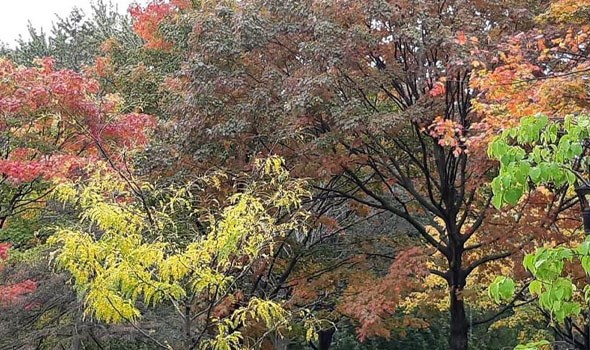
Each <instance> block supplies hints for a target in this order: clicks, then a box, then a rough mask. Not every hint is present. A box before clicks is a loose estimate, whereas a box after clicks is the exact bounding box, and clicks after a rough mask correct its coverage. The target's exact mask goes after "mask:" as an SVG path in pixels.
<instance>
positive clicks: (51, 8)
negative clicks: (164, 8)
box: [0, 0, 147, 46]
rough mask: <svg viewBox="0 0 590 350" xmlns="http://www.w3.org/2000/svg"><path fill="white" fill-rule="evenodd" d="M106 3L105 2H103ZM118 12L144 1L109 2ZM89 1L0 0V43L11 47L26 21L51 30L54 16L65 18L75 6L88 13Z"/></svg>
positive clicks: (118, 0) (119, 0) (117, 0)
mask: <svg viewBox="0 0 590 350" xmlns="http://www.w3.org/2000/svg"><path fill="white" fill-rule="evenodd" d="M105 2H106V1H105ZM111 2H112V3H113V4H114V5H116V6H117V7H118V9H119V12H121V13H124V12H126V11H127V9H128V8H129V5H130V4H131V3H134V2H139V3H140V4H145V3H146V2H147V1H146V0H139V1H138V0H111ZM90 3H91V0H0V6H1V9H2V10H0V42H4V43H6V44H8V45H10V46H13V45H14V43H15V40H16V39H17V38H18V36H19V34H20V35H23V36H24V35H26V34H27V21H28V20H30V21H31V23H33V26H34V27H36V28H39V27H43V29H45V30H46V31H49V30H50V29H51V22H53V21H54V20H55V18H56V17H55V15H56V14H57V15H60V16H61V17H65V16H67V15H68V14H69V13H70V10H71V9H72V8H73V7H74V6H76V7H79V8H81V9H83V10H84V12H85V13H87V14H88V13H89V11H88V10H89V9H90Z"/></svg>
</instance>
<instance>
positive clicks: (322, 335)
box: [309, 327, 336, 350]
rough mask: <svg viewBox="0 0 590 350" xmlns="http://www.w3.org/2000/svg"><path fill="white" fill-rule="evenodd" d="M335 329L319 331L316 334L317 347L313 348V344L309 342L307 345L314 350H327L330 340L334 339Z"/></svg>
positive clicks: (330, 344)
mask: <svg viewBox="0 0 590 350" xmlns="http://www.w3.org/2000/svg"><path fill="white" fill-rule="evenodd" d="M334 332H336V328H334V327H331V328H329V329H326V330H320V331H319V332H318V346H315V345H314V343H313V342H311V341H310V342H309V345H310V346H311V348H312V349H314V350H329V349H330V346H332V338H333V337H334Z"/></svg>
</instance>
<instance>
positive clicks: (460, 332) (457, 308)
mask: <svg viewBox="0 0 590 350" xmlns="http://www.w3.org/2000/svg"><path fill="white" fill-rule="evenodd" d="M462 291H463V287H462V286H451V288H450V296H449V297H450V301H451V310H450V311H451V336H450V337H449V346H450V349H451V350H467V340H468V334H469V323H468V322H467V317H466V315H465V304H464V302H463V297H462V296H461V292H462Z"/></svg>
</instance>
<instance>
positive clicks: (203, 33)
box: [150, 1, 540, 349]
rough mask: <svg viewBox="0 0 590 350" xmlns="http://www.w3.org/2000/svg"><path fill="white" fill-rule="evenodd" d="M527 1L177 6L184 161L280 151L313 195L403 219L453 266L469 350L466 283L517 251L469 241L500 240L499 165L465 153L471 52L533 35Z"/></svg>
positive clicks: (453, 301) (459, 338) (460, 334)
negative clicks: (494, 189) (182, 36)
mask: <svg viewBox="0 0 590 350" xmlns="http://www.w3.org/2000/svg"><path fill="white" fill-rule="evenodd" d="M526 5H527V6H528V7H527V9H526V10H525V9H523V8H521V7H519V6H518V4H516V5H515V4H514V3H513V2H510V3H503V2H502V3H501V4H499V5H498V4H494V6H493V7H492V6H490V5H489V4H484V3H482V2H479V1H474V2H468V3H465V2H461V3H459V2H426V1H424V2H423V1H411V2H406V3H403V4H390V3H388V2H381V1H365V2H358V1H356V2H328V3H321V4H320V3H316V2H303V3H302V2H289V1H287V2H285V1H282V2H272V1H249V2H231V1H227V2H220V3H216V6H210V5H209V4H208V3H202V4H198V6H199V8H197V5H194V8H191V7H187V8H180V7H179V6H178V5H177V8H179V10H178V11H177V12H176V10H175V12H168V13H169V14H170V13H171V14H170V16H172V17H175V16H181V17H182V16H184V14H185V13H187V15H186V16H185V17H182V18H186V17H188V18H190V19H191V20H192V24H193V28H194V31H193V33H192V34H191V40H190V41H189V42H190V47H189V48H188V50H189V52H190V55H187V57H188V59H187V62H186V64H185V65H184V69H183V71H182V73H181V75H180V76H179V77H178V79H179V81H180V87H181V89H182V88H184V90H182V94H181V96H183V97H182V100H181V101H182V103H180V104H178V109H177V110H176V114H178V115H182V116H184V117H183V118H182V119H181V120H179V124H178V125H179V127H178V129H175V130H180V131H181V132H182V133H183V134H184V135H185V136H184V140H185V144H184V146H185V148H184V149H183V151H184V152H185V153H188V154H191V155H193V157H197V159H199V160H201V161H202V163H204V164H211V163H213V164H233V165H235V166H237V167H239V166H244V164H247V163H249V162H250V161H251V159H253V158H254V157H255V156H256V155H257V154H259V153H266V152H278V153H280V154H282V155H283V156H285V157H286V158H287V159H289V160H290V162H289V163H290V164H294V171H295V172H296V173H299V174H305V175H307V176H310V175H311V176H312V177H313V179H314V185H315V188H316V190H317V192H316V193H323V194H325V195H326V196H328V197H330V198H340V199H342V198H345V199H349V200H352V201H356V202H357V203H361V204H363V205H366V206H368V207H370V208H373V209H375V210H376V211H385V212H388V213H389V214H393V215H396V216H398V217H401V218H403V219H405V220H407V221H408V222H409V223H410V224H411V225H412V226H413V227H414V229H415V231H416V232H417V233H418V234H419V235H420V236H421V237H422V239H423V242H425V243H426V245H427V246H430V247H432V248H434V249H435V250H436V251H438V253H439V254H440V255H441V256H442V257H444V259H445V266H444V267H443V269H441V270H432V271H431V272H432V273H434V274H437V275H439V276H440V277H442V278H444V279H445V280H446V281H447V285H448V287H449V292H448V296H447V297H448V298H449V300H450V303H449V304H450V306H449V311H450V314H451V320H450V323H451V330H450V332H451V335H450V337H449V338H450V340H449V342H450V345H449V346H450V348H452V349H465V348H467V335H468V328H469V323H468V322H467V319H466V315H465V305H464V301H463V299H462V298H461V297H460V295H461V292H462V290H463V289H464V287H465V284H466V279H467V276H469V275H470V274H471V273H472V272H473V271H474V270H475V269H477V268H479V267H480V266H482V265H485V264H486V263H489V262H490V261H494V260H497V259H503V258H506V257H507V256H509V255H510V254H511V253H512V251H513V250H517V248H515V247H514V245H510V244H507V242H506V241H503V240H501V236H500V235H499V232H498V231H497V228H496V230H494V231H495V235H494V237H498V240H491V242H489V241H486V242H485V243H486V245H485V246H484V245H483V244H471V242H473V240H474V237H475V236H474V235H475V234H476V233H478V232H480V233H482V236H484V235H485V234H484V233H488V232H489V231H492V229H491V227H492V226H489V227H490V229H489V231H488V230H487V229H484V227H486V226H487V223H488V221H487V220H486V215H487V213H488V212H489V210H488V209H489V201H490V200H491V194H490V193H489V192H487V191H486V190H485V188H484V187H482V185H483V184H485V180H486V176H485V175H486V171H487V170H488V167H491V166H492V165H491V164H490V163H487V160H486V159H485V158H484V157H482V154H481V152H478V151H477V149H476V148H473V149H471V150H470V152H467V151H468V150H469V146H468V145H467V143H466V139H469V138H471V137H473V136H477V134H478V131H477V130H475V129H474V128H472V125H473V124H475V123H476V122H478V121H479V116H477V115H475V114H473V113H471V104H470V103H471V102H470V100H471V98H472V97H473V96H472V93H473V90H471V89H470V88H469V76H470V71H471V68H470V63H471V61H472V56H471V52H470V51H475V50H485V49H488V48H487V47H485V44H484V43H485V42H486V40H487V38H488V37H489V36H491V35H493V33H494V31H500V30H502V28H507V30H508V31H510V30H512V29H514V27H516V25H515V24H514V23H515V22H511V18H517V17H518V24H519V25H521V24H522V25H525V26H526V25H530V24H529V22H527V21H526V19H527V18H532V17H533V15H534V13H535V12H534V11H538V10H539V8H537V7H536V5H537V4H536V3H534V4H531V2H527V4H526ZM539 5H540V4H539ZM498 6H500V8H501V10H500V9H499V7H498ZM183 11H184V12H183ZM179 13H180V14H179ZM505 13H509V14H510V15H509V16H508V20H507V19H506V16H505ZM500 14H502V15H500ZM150 18H152V17H150ZM162 18H163V19H162ZM165 18H166V16H163V17H158V20H161V21H163V22H165ZM175 18H176V17H175ZM523 18H524V20H523ZM152 19H153V18H152ZM162 25H164V24H162ZM203 130H207V132H203ZM175 132H176V131H175ZM183 134H181V135H180V136H183ZM176 135H177V137H178V134H176ZM208 162H211V163H208ZM318 197H321V195H319V196H318ZM437 218H438V219H440V220H441V221H442V222H443V223H444V225H439V224H434V225H433V226H434V227H436V229H437V231H438V232H437V236H434V235H432V234H431V233H429V232H428V231H427V230H426V226H427V225H430V224H432V223H433V222H434V223H436V221H435V219H437ZM484 224H485V225H484ZM495 243H498V244H497V245H495ZM517 245H518V244H517ZM495 250H496V251H495ZM401 275H403V274H401ZM367 295H368V294H367ZM380 311H382V310H379V312H380ZM379 317H380V316H379Z"/></svg>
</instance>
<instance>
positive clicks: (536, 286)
mask: <svg viewBox="0 0 590 350" xmlns="http://www.w3.org/2000/svg"><path fill="white" fill-rule="evenodd" d="M542 291H543V283H542V282H541V281H539V280H534V281H532V282H531V284H530V285H529V292H531V294H536V295H539V294H541V292H542Z"/></svg>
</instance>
